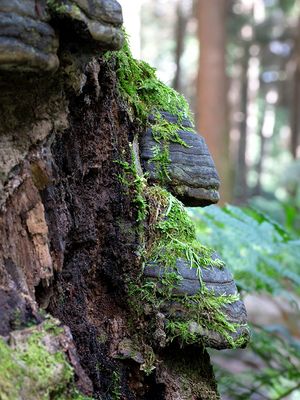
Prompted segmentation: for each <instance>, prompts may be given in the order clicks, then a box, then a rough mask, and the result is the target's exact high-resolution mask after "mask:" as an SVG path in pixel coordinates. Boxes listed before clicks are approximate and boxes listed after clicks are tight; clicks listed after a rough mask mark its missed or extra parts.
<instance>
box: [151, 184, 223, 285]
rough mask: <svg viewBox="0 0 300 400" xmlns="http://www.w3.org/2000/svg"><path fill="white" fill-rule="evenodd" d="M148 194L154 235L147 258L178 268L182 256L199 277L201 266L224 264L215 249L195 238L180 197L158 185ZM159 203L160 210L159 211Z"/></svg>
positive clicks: (220, 265)
mask: <svg viewBox="0 0 300 400" xmlns="http://www.w3.org/2000/svg"><path fill="white" fill-rule="evenodd" d="M146 196H147V198H148V202H149V204H150V207H152V210H150V215H152V217H151V216H150V224H149V231H150V234H151V238H152V239H151V241H149V243H148V248H147V251H146V256H145V258H146V260H147V261H148V262H149V261H150V262H154V263H155V264H158V265H160V266H164V267H166V268H168V269H169V268H170V267H171V268H174V270H176V261H177V259H178V258H182V259H184V260H187V261H188V262H189V264H190V266H191V268H196V269H197V272H198V277H199V279H200V280H201V268H203V267H205V266H208V265H215V266H218V267H222V266H223V263H222V262H221V261H220V260H213V259H212V258H211V255H212V253H213V250H212V249H209V248H208V247H206V246H203V245H201V244H200V243H199V242H198V241H197V240H196V231H195V226H194V224H193V222H192V220H191V219H190V217H189V216H188V214H187V212H186V210H185V208H184V206H183V204H182V203H181V202H180V201H179V200H177V199H176V198H175V197H174V196H173V195H172V194H171V193H169V192H167V191H166V190H164V189H162V188H160V187H159V186H152V187H149V188H148V189H147V193H146ZM158 204H159V207H161V210H160V212H157V210H158V208H157V207H158Z"/></svg>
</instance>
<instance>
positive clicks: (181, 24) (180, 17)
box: [173, 0, 188, 92]
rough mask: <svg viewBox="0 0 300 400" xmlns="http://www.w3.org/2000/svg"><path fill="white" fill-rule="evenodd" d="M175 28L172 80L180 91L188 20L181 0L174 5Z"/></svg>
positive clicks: (174, 86)
mask: <svg viewBox="0 0 300 400" xmlns="http://www.w3.org/2000/svg"><path fill="white" fill-rule="evenodd" d="M176 18H177V21H176V29H175V40H176V48H175V64H176V72H175V76H174V80H173V88H174V89H175V90H177V91H178V92H181V57H182V53H183V51H184V39H185V32H186V25H187V21H188V17H187V15H186V12H184V5H183V2H182V1H181V0H179V1H178V2H177V5H176Z"/></svg>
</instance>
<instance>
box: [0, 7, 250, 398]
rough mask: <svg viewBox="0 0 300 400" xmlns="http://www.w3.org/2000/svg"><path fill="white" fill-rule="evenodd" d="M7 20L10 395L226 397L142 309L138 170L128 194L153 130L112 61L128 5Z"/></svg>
mask: <svg viewBox="0 0 300 400" xmlns="http://www.w3.org/2000/svg"><path fill="white" fill-rule="evenodd" d="M92 3H93V4H92ZM91 4H92V6H93V7H91V8H90V6H91ZM0 12H1V13H2V14H1V18H2V16H3V17H5V18H7V23H6V25H5V26H1V25H0V46H1V48H2V49H3V58H1V59H0V68H1V71H0V93H1V103H0V104H1V106H0V114H1V132H0V171H1V173H0V206H1V212H0V315H1V318H0V335H1V336H0V360H1V363H2V365H3V368H4V369H3V370H2V369H1V367H0V399H1V400H8V399H9V400H14V399H22V400H23V399H24V400H25V399H26V400H31V399H52V400H53V399H57V400H58V399H78V400H79V399H88V398H94V399H113V400H117V399H156V400H158V399H170V400H171V399H172V400H175V399H217V398H219V396H218V393H217V389H216V382H215V380H214V375H213V371H212V367H211V365H210V361H209V356H208V353H207V351H206V350H205V348H204V345H203V344H202V342H201V341H200V342H199V343H198V345H197V346H194V345H193V344H190V345H188V344H187V345H185V346H179V342H178V341H176V337H175V336H176V335H175V336H174V341H173V342H172V343H171V342H168V345H166V338H165V332H164V322H163V321H164V319H165V316H164V315H163V314H162V313H161V312H157V311H156V314H155V318H154V319H153V317H151V315H153V313H152V314H151V313H150V311H149V310H148V308H147V307H148V306H147V301H146V299H145V303H143V302H142V307H144V310H143V314H140V313H138V312H136V310H135V308H134V307H133V306H132V302H133V299H132V292H130V290H129V287H130V285H132V284H136V283H139V282H140V278H141V274H142V258H141V253H142V251H143V248H144V247H145V240H146V237H148V236H149V235H150V233H151V232H150V231H149V232H150V233H149V232H148V231H147V226H148V224H147V223H146V221H141V219H140V218H139V214H138V212H139V209H138V207H137V192H136V189H135V186H134V185H135V184H136V180H137V179H138V178H137V176H136V177H135V176H134V175H132V174H131V175H129V176H128V180H129V181H128V182H127V183H126V184H127V189H126V188H125V189H124V176H123V175H124V166H125V167H128V166H130V165H131V163H132V162H133V158H134V156H133V150H132V148H133V149H136V138H137V137H138V136H139V135H140V134H141V132H142V131H143V130H144V129H145V126H143V123H142V122H141V120H140V119H138V118H133V117H132V112H131V111H130V109H129V107H128V104H127V103H126V102H125V101H124V99H123V97H122V96H121V95H120V90H119V89H118V80H117V67H116V61H115V59H114V57H113V56H111V57H110V58H108V57H107V53H106V50H107V49H118V48H120V47H121V44H122V32H121V30H120V25H121V10H120V8H119V6H118V4H117V3H116V2H114V1H107V2H97V1H95V2H81V1H72V2H71V1H70V2H59V1H48V2H47V4H46V2H44V1H33V0H32V1H31V0H28V1H25V2H21V1H20V2H19V1H17V0H16V1H15V2H10V3H9V2H6V1H3V2H0ZM9 24H11V25H9ZM16 24H17V25H16ZM28 24H29V25H30V24H31V25H30V26H32V27H33V28H32V30H33V31H34V29H39V31H38V32H42V33H41V37H42V39H37V36H34V35H33V36H30V32H32V31H30V30H28V29H25V30H24V32H26V35H27V36H26V35H25V34H24V32H23V31H22V29H23V27H24V26H25V27H26V26H28ZM8 26H11V28H12V27H14V30H9V29H8V28H7V27H8ZM16 26H17V27H16ZM37 27H38V28H37ZM53 28H54V29H53ZM1 29H2V30H1ZM18 29H19V30H20V32H19V34H14V33H12V34H11V32H16V31H18ZM21 31H22V32H23V33H22V32H21ZM28 32H29V33H28ZM47 32H48V33H47ZM10 34H11V36H9V35H10ZM48 34H49V37H48V36H47V35H48ZM58 35H59V51H58V52H57V45H58ZM46 39H47V40H48V39H49V40H50V41H52V43H54V44H53V46H52V47H51V48H50V47H49V46H48V45H45V46H44V47H42V46H43V43H42V42H41V40H46ZM49 52H50V53H51V54H50V53H49ZM12 54H13V56H12ZM49 54H50V55H49ZM49 70H50V71H51V73H50V72H49ZM198 140H200V139H198ZM132 143H133V146H132V145H131V144H132ZM201 146H203V145H202V144H201ZM174 149H175V150H176V148H174ZM175 150H174V154H175ZM134 151H135V152H136V154H138V153H137V150H134ZM208 156H209V155H205V157H208ZM210 168H212V169H213V168H214V167H213V166H212V167H210ZM130 171H131V172H132V170H130ZM122 176H123V178H122ZM209 176H210V177H211V176H213V179H214V182H216V179H217V178H216V177H215V175H209ZM134 179H135V180H134ZM201 179H202V178H201ZM214 185H216V183H214ZM125 186H126V185H125ZM145 190H146V189H145ZM184 190H186V193H187V189H184ZM193 190H194V189H193ZM195 190H196V189H195ZM197 190H198V191H199V190H200V189H197ZM197 190H196V192H197ZM201 191H204V192H205V193H206V198H205V202H207V201H208V200H207V198H208V197H207V196H210V191H213V196H216V195H215V192H216V189H215V186H214V187H213V189H212V187H211V183H210V184H209V185H208V188H207V189H205V188H204V189H203V188H202V187H201V190H200V192H201ZM164 193H165V192H164ZM197 193H198V192H197ZM201 193H202V192H201ZM214 199H215V197H213V200H211V201H214ZM198 201H200V200H198ZM200 204H201V201H200ZM171 206H172V205H170V207H169V211H170V209H171ZM159 207H160V206H158V209H159ZM169 211H168V212H169ZM157 212H158V211H157ZM229 279H232V278H229ZM230 282H231V281H230ZM232 284H233V283H232ZM232 284H231V285H232ZM198 286H199V283H198ZM234 301H235V303H234V304H235V306H236V305H237V304H238V302H236V299H235V300H234ZM236 307H237V306H236ZM234 310H235V313H236V310H237V308H235V309H234ZM243 313H244V311H243V310H242V314H243ZM243 316H244V314H243ZM151 318H152V319H151ZM176 318H177V317H176ZM232 318H233V319H234V318H237V317H236V315H235V316H233V317H232ZM243 318H244V317H243ZM153 321H154V322H153ZM193 326H195V324H194V325H193ZM196 328H197V326H196ZM196 328H195V329H196ZM197 329H198V328H197ZM152 331H153V332H154V334H153V337H155V338H156V342H155V341H154V340H153V339H151V337H150V332H152ZM153 332H152V333H153ZM201 335H202V333H201ZM245 335H246V334H245ZM191 337H193V338H194V337H196V333H192V334H191ZM214 337H215V336H213V338H214ZM226 338H227V340H229V341H230V343H231V344H232V343H233V342H232V341H233V339H232V338H231V337H229V336H226ZM214 340H215V339H214ZM234 340H235V338H234ZM203 343H204V342H203ZM243 343H244V342H243ZM222 346H224V343H223V345H222ZM3 371H5V373H4V372H3Z"/></svg>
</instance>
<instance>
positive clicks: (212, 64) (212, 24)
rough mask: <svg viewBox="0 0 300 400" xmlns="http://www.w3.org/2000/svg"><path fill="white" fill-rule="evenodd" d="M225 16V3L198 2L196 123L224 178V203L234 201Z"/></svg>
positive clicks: (203, 0)
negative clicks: (229, 131)
mask: <svg viewBox="0 0 300 400" xmlns="http://www.w3.org/2000/svg"><path fill="white" fill-rule="evenodd" d="M226 13H227V1H225V0H222V1H220V0H210V1H206V0H199V3H198V24H199V29H198V37H199V43H200V59H199V74H198V101H197V121H198V128H199V131H200V132H201V134H202V135H203V136H204V137H205V139H206V141H207V144H208V147H209V149H210V151H211V153H212V156H213V159H214V160H215V162H216V167H217V170H218V172H219V174H220V177H221V182H222V185H221V190H220V195H221V202H223V203H224V202H227V201H230V199H231V197H232V183H231V165H230V158H229V135H228V120H227V76H226V57H225V51H226Z"/></svg>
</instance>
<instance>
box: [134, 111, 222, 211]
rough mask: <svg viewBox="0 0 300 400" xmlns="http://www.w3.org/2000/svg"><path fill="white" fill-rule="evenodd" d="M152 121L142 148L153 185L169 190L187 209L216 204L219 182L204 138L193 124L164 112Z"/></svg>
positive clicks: (184, 118) (143, 161)
mask: <svg viewBox="0 0 300 400" xmlns="http://www.w3.org/2000/svg"><path fill="white" fill-rule="evenodd" d="M149 121H150V123H151V126H150V127H149V128H148V129H147V130H146V132H145V134H144V135H143V137H142V139H141V146H140V147H141V159H142V164H143V168H144V170H145V171H146V172H148V173H149V177H150V181H152V182H156V183H159V184H160V185H162V186H164V187H165V188H167V189H168V190H169V191H170V192H171V193H172V194H174V196H176V197H177V198H178V199H180V200H181V201H182V202H183V204H184V205H186V206H200V207H203V206H207V205H209V204H214V203H217V202H218V200H219V193H218V189H219V185H220V179H219V176H218V173H217V171H216V167H215V164H214V162H213V160H212V157H211V155H210V152H209V150H208V147H207V145H206V143H205V140H204V138H203V137H202V136H200V135H199V134H198V133H197V132H196V131H195V130H194V127H193V125H192V123H191V122H190V120H189V119H188V118H186V117H182V118H181V117H180V116H175V115H171V114H170V113H166V112H161V113H160V115H159V116H158V115H157V114H156V116H153V115H152V116H150V118H149Z"/></svg>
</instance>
